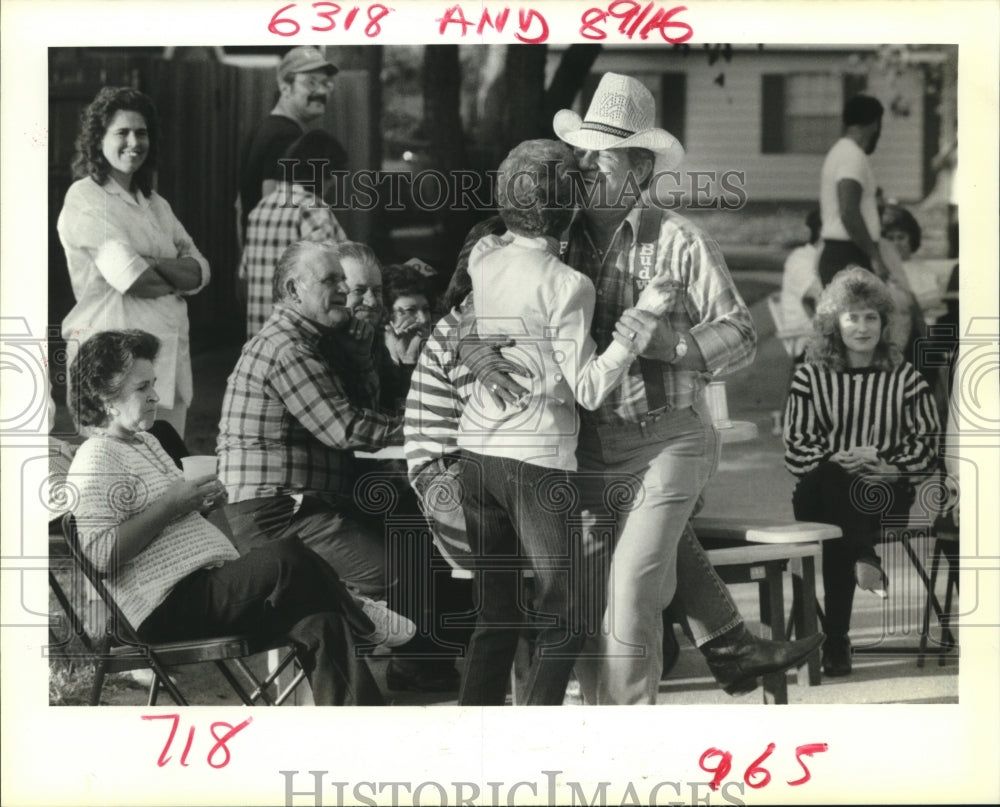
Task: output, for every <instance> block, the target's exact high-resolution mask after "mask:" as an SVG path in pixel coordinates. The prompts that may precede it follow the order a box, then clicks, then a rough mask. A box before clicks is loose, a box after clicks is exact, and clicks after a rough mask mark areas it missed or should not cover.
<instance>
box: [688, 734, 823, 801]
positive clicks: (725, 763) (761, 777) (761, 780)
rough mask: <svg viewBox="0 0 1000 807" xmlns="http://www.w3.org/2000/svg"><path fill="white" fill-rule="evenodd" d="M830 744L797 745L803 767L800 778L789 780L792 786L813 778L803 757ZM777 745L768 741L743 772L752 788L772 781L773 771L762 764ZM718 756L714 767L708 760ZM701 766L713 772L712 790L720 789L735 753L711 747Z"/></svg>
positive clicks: (796, 751)
mask: <svg viewBox="0 0 1000 807" xmlns="http://www.w3.org/2000/svg"><path fill="white" fill-rule="evenodd" d="M828 747H829V746H827V744H826V743H808V744H807V745H800V746H797V747H796V749H795V761H796V762H798V763H799V766H800V767H801V768H802V774H803V775H802V776H801V777H800V778H798V779H793V780H791V781H789V782H788V784H789V785H791V786H792V787H797V786H798V785H804V784H805V783H806V782H808V781H809V780H810V779H811V778H812V774H811V773H810V772H809V769H808V768H807V767H806V764H805V762H803V761H802V757H811V756H812V755H813V754H818V753H820V752H822V751H826V750H827V749H828ZM774 748H775V745H774V743H768V744H767V748H766V749H765V751H764V753H763V754H761V755H760V756H759V757H757V759H755V760H754V761H753V762H751V763H750V766H749V767H748V768H747V769H746V771H745V772H744V773H743V781H744V782H746V783H747V784H748V785H749V786H750V787H752V788H755V789H757V788H762V787H764V786H765V785H767V784H768V783H769V782H770V781H771V772H770V771H769V770H767V768H764V767H763V766H762V763H763V762H764V760H766V759H767V758H768V757H769V756H771V754H772V753H774ZM713 757H718V760H719V761H718V764H716V765H715V766H714V767H710V766H709V765H708V764H707V763H708V760H709V759H711V758H713ZM698 765H699V767H700V768H701V769H702V770H703V771H705V772H706V773H710V774H712V781H711V782H709V783H708V786H709V787H710V788H711V789H712V790H718V789H719V784H720V783H721V782H722V780H723V779H725V778H726V777H727V776H728V775H729V772H730V771H731V770H732V769H733V755H732V754H731V753H729V752H728V751H723V750H721V749H719V748H709V749H708V750H707V751H705V753H703V754H702V755H701V758H700V759H699V760H698Z"/></svg>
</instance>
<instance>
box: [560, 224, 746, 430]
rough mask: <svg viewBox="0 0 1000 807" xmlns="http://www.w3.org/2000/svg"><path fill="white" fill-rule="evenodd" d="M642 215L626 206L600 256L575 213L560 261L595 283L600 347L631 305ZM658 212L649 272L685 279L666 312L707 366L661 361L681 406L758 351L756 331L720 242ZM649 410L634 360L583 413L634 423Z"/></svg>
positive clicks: (670, 393)
mask: <svg viewBox="0 0 1000 807" xmlns="http://www.w3.org/2000/svg"><path fill="white" fill-rule="evenodd" d="M641 213H642V208H641V206H636V207H635V208H633V209H632V210H631V211H630V212H629V214H628V216H627V217H626V218H625V220H624V221H623V222H622V223H621V225H620V226H619V228H618V230H617V232H616V233H615V235H614V238H613V239H612V242H611V245H610V248H609V249H608V252H607V254H606V255H605V256H604V258H603V260H602V258H601V256H600V255H599V254H598V250H597V249H596V248H595V247H594V244H593V242H592V241H591V239H590V235H589V234H588V233H587V231H586V227H585V225H584V221H583V218H582V217H581V216H577V217H576V219H575V220H574V221H573V223H572V225H571V226H570V230H569V245H568V249H567V253H566V255H565V256H564V258H563V260H565V261H566V263H568V264H569V265H570V266H572V267H573V268H574V269H577V270H578V271H581V272H583V273H584V274H585V275H587V277H589V278H590V279H591V280H592V281H593V282H594V286H595V288H596V289H597V306H596V308H595V311H594V324H593V327H592V328H591V334H592V335H593V337H594V341H596V342H597V349H598V351H599V352H601V351H603V350H604V349H605V348H606V347H607V346H608V345H609V344H610V343H611V340H612V334H613V333H614V330H615V323H616V322H617V321H618V318H619V317H620V316H621V314H622V312H623V311H624V310H625V309H626V308H630V307H632V306H633V305H634V303H635V286H634V282H633V271H634V266H635V249H636V239H635V233H636V232H637V231H638V228H639V218H640V216H641ZM662 215H663V218H662V220H661V224H660V237H659V243H658V247H657V252H656V265H655V266H654V267H653V276H654V277H660V276H663V275H666V276H668V277H670V278H671V279H673V280H675V281H677V282H679V283H681V284H683V286H684V289H685V293H684V295H683V300H682V303H680V304H679V305H678V309H677V310H675V311H672V312H668V314H667V315H666V316H667V317H668V318H669V320H670V323H671V325H672V326H673V327H674V328H675V329H676V330H678V331H681V332H684V333H687V334H688V335H689V338H690V339H691V340H692V341H694V342H695V343H696V344H697V345H698V347H699V349H700V350H701V353H702V355H703V356H704V357H705V364H706V367H707V370H708V372H707V373H699V372H695V371H693V370H681V369H677V368H675V367H674V366H672V365H670V364H663V385H664V391H665V392H666V399H667V402H668V404H669V405H671V406H673V407H675V408H678V407H684V406H691V405H692V404H693V403H694V402H695V401H696V400H697V398H698V396H700V395H701V393H702V390H703V389H704V387H705V384H706V383H707V381H708V380H709V379H710V378H711V377H712V376H719V375H723V374H726V373H731V372H733V371H735V370H738V369H740V368H741V367H746V366H747V365H749V364H750V363H751V362H752V361H753V359H754V355H755V354H756V350H757V334H756V331H755V330H754V324H753V319H752V318H751V316H750V312H749V310H748V309H747V307H746V304H745V303H744V302H743V299H742V298H741V297H740V294H739V292H738V291H737V290H736V285H735V284H734V283H733V279H732V277H731V276H730V274H729V269H728V268H727V267H726V260H725V258H724V257H723V255H722V250H721V249H720V248H719V245H718V244H717V243H716V242H715V241H714V239H712V238H710V237H708V236H706V235H705V234H704V233H702V232H701V231H700V230H699V229H698V228H697V227H695V226H694V225H693V224H691V222H689V221H687V220H686V219H685V218H683V217H682V216H679V215H677V214H676V213H674V212H672V211H669V210H668V211H663V213H662ZM648 411H649V408H648V406H647V403H646V389H645V384H644V382H643V377H642V372H641V368H640V363H639V362H638V361H635V362H633V364H632V366H631V368H630V369H629V373H628V375H626V376H625V378H624V380H623V381H622V383H621V386H620V387H618V389H616V390H615V391H614V392H612V393H611V394H610V395H609V396H608V398H607V400H606V401H605V402H604V404H603V405H602V406H601V407H600V408H599V409H598V410H597V411H595V412H586V411H581V417H582V419H583V420H584V421H588V422H591V423H621V422H630V421H634V420H635V419H636V418H638V417H640V416H641V415H644V414H646V412H648Z"/></svg>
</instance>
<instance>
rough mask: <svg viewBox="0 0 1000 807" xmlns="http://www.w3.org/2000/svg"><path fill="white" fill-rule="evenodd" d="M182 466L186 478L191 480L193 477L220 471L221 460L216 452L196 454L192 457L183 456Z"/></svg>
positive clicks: (197, 477) (196, 477)
mask: <svg viewBox="0 0 1000 807" xmlns="http://www.w3.org/2000/svg"><path fill="white" fill-rule="evenodd" d="M181 467H183V469H184V478H185V479H187V480H188V481H189V482H190V481H191V480H193V479H199V478H200V477H203V476H208V475H209V474H215V473H218V470H219V460H218V458H217V457H216V456H215V454H195V455H193V456H190V457H182V458H181Z"/></svg>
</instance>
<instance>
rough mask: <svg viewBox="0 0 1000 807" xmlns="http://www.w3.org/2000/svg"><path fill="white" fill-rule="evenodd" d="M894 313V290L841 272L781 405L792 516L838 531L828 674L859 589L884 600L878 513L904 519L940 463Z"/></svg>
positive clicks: (843, 651)
mask: <svg viewBox="0 0 1000 807" xmlns="http://www.w3.org/2000/svg"><path fill="white" fill-rule="evenodd" d="M892 310H893V303H892V298H891V296H890V293H889V290H888V289H887V288H886V285H885V284H884V283H883V282H882V281H881V280H879V279H878V278H877V277H875V275H873V274H872V273H871V272H869V271H867V270H865V269H862V268H861V267H859V266H850V267H848V268H846V269H844V270H842V271H841V272H838V273H837V275H836V276H835V277H834V278H833V280H832V281H831V282H830V285H829V286H827V287H826V289H824V291H823V293H822V295H821V296H820V299H819V304H818V306H817V309H816V318H815V320H814V326H815V335H814V336H813V338H812V341H811V343H810V344H809V346H808V348H807V351H806V363H805V364H803V365H801V366H800V367H799V368H798V369H797V370H796V372H795V375H794V377H793V378H792V384H791V389H790V391H789V395H788V403H787V406H786V412H785V433H784V439H785V466H786V467H787V468H788V470H789V471H791V472H792V473H793V474H795V476H797V477H798V478H799V480H798V484H797V485H796V487H795V492H794V494H793V497H792V504H793V507H794V510H795V518H797V519H799V520H801V521H820V522H825V523H828V524H836V525H838V526H839V527H840V528H841V529H842V530H843V533H844V534H843V537H842V538H838V539H835V540H832V541H825V542H824V543H823V587H824V596H825V612H826V622H825V626H824V628H825V632H826V636H827V638H826V642H825V644H824V645H823V670H824V673H825V674H826V675H830V676H837V675H848V674H849V673H850V672H851V650H850V647H851V646H850V640H849V639H848V637H847V634H848V630H849V629H850V624H851V610H852V607H853V603H854V588H855V583H857V585H858V586H859V587H860V588H863V589H865V590H868V591H874V592H875V593H877V594H879V595H880V596H883V597H884V596H886V594H885V589H886V586H887V579H886V576H885V573H884V572H883V570H882V566H881V562H880V560H879V557H878V555H877V554H876V552H875V542H876V540H877V539H878V535H879V530H880V527H881V521H882V518H883V515H889V516H905V514H906V513H907V512H908V511H909V508H910V505H911V504H912V500H913V497H912V483H913V481H914V479H915V478H919V477H920V476H921V475H925V474H927V473H928V472H930V471H932V470H933V468H934V467H935V464H936V462H937V452H938V431H939V425H938V413H937V409H936V407H935V405H934V400H933V398H932V396H931V392H930V388H929V387H928V385H927V382H926V381H925V380H924V378H923V376H921V375H920V373H919V372H918V371H917V370H916V369H915V368H914V367H913V365H911V364H910V363H909V362H906V361H902V360H901V358H900V355H899V351H898V350H897V349H896V348H895V347H894V346H893V345H892V343H891V341H890V337H889V324H890V316H891V313H892ZM887 494H888V495H887ZM880 503H881V504H883V505H884V506H881V507H873V506H872V505H877V504H880Z"/></svg>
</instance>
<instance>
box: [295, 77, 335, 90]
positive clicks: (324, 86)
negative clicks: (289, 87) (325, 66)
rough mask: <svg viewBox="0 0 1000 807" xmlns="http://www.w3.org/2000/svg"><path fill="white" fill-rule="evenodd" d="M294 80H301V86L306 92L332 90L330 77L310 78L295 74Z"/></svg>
mask: <svg viewBox="0 0 1000 807" xmlns="http://www.w3.org/2000/svg"><path fill="white" fill-rule="evenodd" d="M295 78H296V80H298V79H301V80H302V85H303V86H304V87H305V88H306V89H307V90H331V89H333V78H332V77H331V76H310V75H306V74H304V73H296V74H295Z"/></svg>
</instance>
